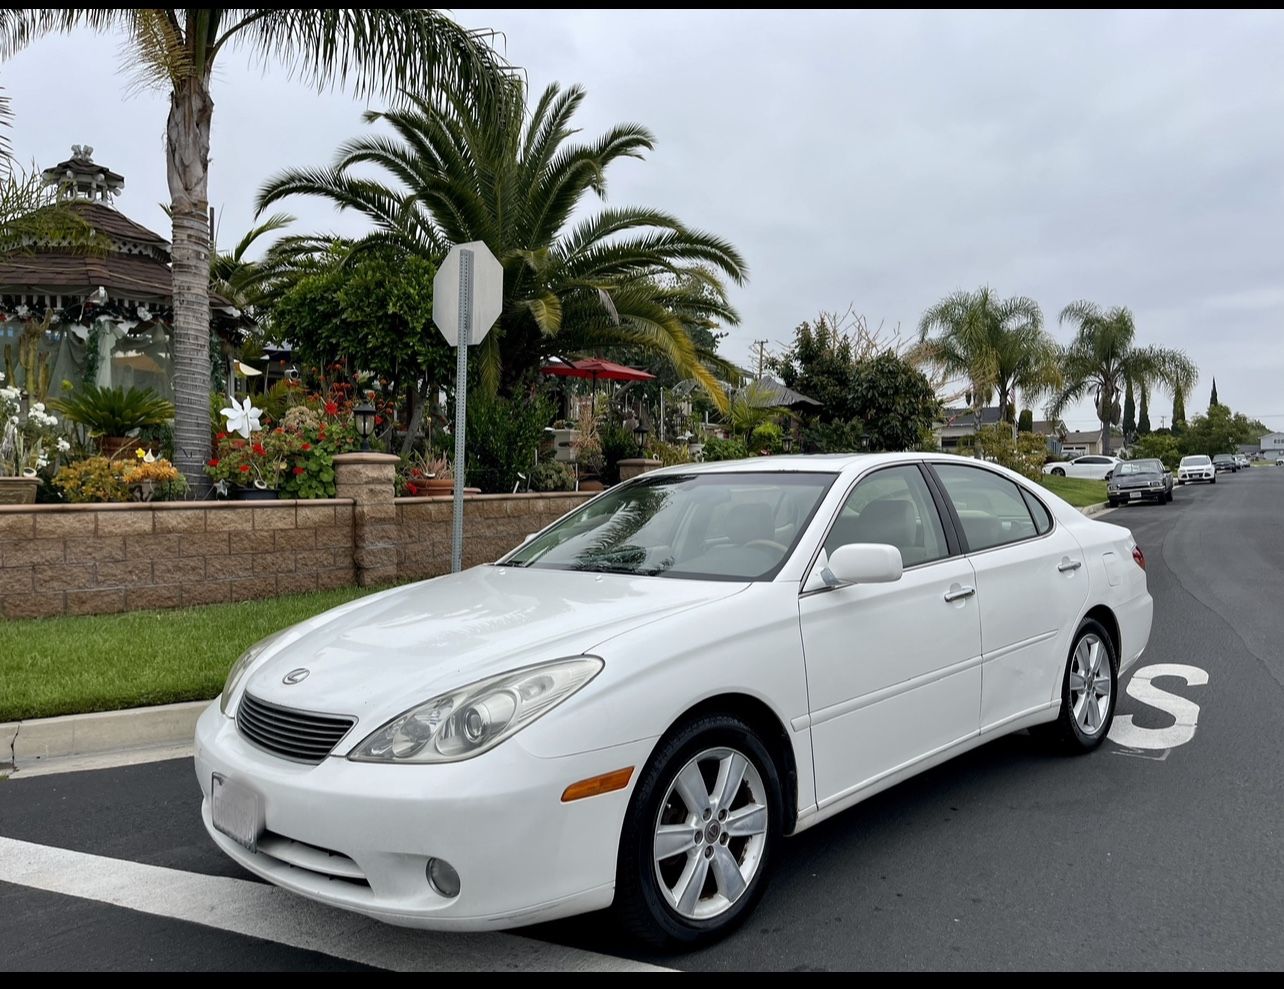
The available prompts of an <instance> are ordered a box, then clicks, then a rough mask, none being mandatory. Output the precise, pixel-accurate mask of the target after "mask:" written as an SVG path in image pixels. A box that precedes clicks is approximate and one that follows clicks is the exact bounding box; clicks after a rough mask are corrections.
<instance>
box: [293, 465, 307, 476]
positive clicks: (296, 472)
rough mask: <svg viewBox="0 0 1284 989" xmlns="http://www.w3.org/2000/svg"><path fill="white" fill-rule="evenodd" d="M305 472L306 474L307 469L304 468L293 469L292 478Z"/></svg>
mask: <svg viewBox="0 0 1284 989" xmlns="http://www.w3.org/2000/svg"><path fill="white" fill-rule="evenodd" d="M307 472H308V469H307V468H306V467H296V468H294V476H295V477H298V476H299V475H300V474H306V473H307Z"/></svg>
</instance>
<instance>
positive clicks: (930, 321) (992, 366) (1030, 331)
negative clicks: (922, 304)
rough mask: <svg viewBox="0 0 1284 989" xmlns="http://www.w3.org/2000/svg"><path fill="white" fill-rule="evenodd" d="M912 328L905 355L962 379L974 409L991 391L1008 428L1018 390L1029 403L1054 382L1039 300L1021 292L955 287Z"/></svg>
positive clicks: (1053, 359) (1053, 353) (1051, 347)
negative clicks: (915, 336) (1004, 294)
mask: <svg viewBox="0 0 1284 989" xmlns="http://www.w3.org/2000/svg"><path fill="white" fill-rule="evenodd" d="M918 329H919V343H918V345H917V346H916V347H915V348H914V349H913V350H912V351H911V352H910V354H909V355H908V356H909V358H910V360H911V361H912V362H913V363H916V364H922V365H926V366H927V367H930V368H932V369H933V370H934V371H937V372H938V373H941V374H944V375H947V376H948V377H949V378H950V379H955V380H957V379H962V380H963V381H965V382H966V383H967V388H968V392H969V394H970V395H971V398H970V400H969V401H970V404H972V405H973V407H974V408H976V409H979V408H981V407H982V406H984V405H986V404H987V403H988V402H989V401H990V399H991V398H993V397H996V396H997V398H998V402H999V410H1000V412H999V414H1000V416H1001V418H1002V420H1003V421H1004V422H1007V423H1010V424H1012V427H1013V429H1014V430H1015V428H1016V423H1015V407H1016V399H1017V394H1018V392H1019V393H1020V394H1021V395H1022V396H1023V397H1024V398H1025V399H1026V401H1027V402H1029V401H1031V400H1033V399H1037V398H1039V397H1040V396H1042V395H1045V394H1048V393H1049V392H1051V391H1053V390H1054V389H1055V388H1056V387H1057V385H1058V383H1059V382H1060V371H1059V367H1058V364H1057V354H1058V350H1057V345H1056V342H1055V341H1054V340H1053V339H1052V337H1050V336H1049V335H1048V334H1047V333H1046V332H1044V329H1043V313H1042V311H1041V310H1040V309H1039V304H1038V303H1037V302H1035V301H1034V300H1033V299H1028V298H1026V297H1025V296H1014V297H1013V298H1010V299H1001V298H999V297H998V296H997V295H995V294H994V292H993V291H992V290H991V289H990V288H989V286H984V287H982V288H979V289H977V290H976V291H975V292H963V291H959V292H955V293H954V294H953V295H950V296H948V297H946V298H944V299H942V300H941V301H940V302H938V303H937V304H936V305H934V306H932V307H931V308H930V309H928V310H927V312H925V313H924V314H923V318H922V320H920V322H919V327H918ZM933 330H938V331H939V333H938V334H937V335H936V336H934V337H933V336H931V333H932V331H933ZM1013 435H1014V436H1015V435H1016V434H1015V431H1014V433H1013Z"/></svg>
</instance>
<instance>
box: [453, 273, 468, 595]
mask: <svg viewBox="0 0 1284 989" xmlns="http://www.w3.org/2000/svg"><path fill="white" fill-rule="evenodd" d="M472 323H473V252H472V251H470V250H467V249H464V250H462V251H460V252H459V345H458V346H457V347H456V348H455V354H456V357H455V499H454V501H455V504H454V513H453V518H454V525H453V528H452V532H451V541H450V572H451V573H459V571H461V570H462V569H463V568H464V456H465V454H464V430H465V429H466V428H467V425H468V421H467V417H468V348H469V346H470V345H471V344H472V329H473V326H472Z"/></svg>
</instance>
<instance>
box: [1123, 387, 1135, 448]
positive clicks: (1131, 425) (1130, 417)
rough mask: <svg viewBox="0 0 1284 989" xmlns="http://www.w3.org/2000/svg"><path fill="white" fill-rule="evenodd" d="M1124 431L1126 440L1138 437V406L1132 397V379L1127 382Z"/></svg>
mask: <svg viewBox="0 0 1284 989" xmlns="http://www.w3.org/2000/svg"><path fill="white" fill-rule="evenodd" d="M1123 430H1124V439H1125V440H1127V439H1131V438H1132V437H1133V436H1136V435H1137V405H1136V402H1135V401H1134V399H1133V395H1132V378H1129V379H1128V380H1127V382H1125V387H1124V421H1123Z"/></svg>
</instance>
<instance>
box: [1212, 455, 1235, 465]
mask: <svg viewBox="0 0 1284 989" xmlns="http://www.w3.org/2000/svg"><path fill="white" fill-rule="evenodd" d="M1213 459H1214V460H1220V461H1222V462H1223V463H1225V462H1226V461H1227V460H1231V459H1233V458H1232V457H1231V455H1230V454H1229V453H1219V454H1218V455H1217V456H1215V457H1214V458H1213Z"/></svg>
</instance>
